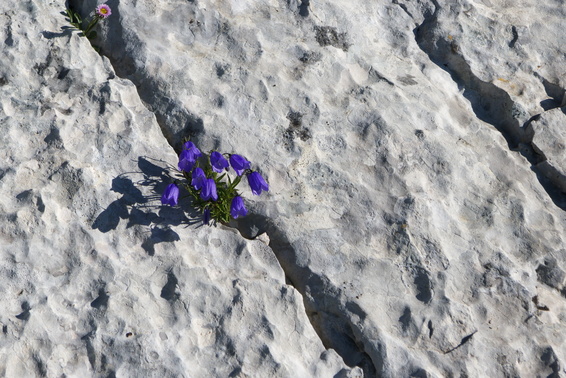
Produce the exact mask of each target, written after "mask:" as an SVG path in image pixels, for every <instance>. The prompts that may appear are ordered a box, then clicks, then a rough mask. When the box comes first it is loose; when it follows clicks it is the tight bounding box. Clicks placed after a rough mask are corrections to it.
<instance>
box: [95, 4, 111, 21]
mask: <svg viewBox="0 0 566 378" xmlns="http://www.w3.org/2000/svg"><path fill="white" fill-rule="evenodd" d="M111 14H112V10H111V9H110V7H109V6H108V5H106V4H101V5H99V6H97V7H96V15H97V16H98V17H100V18H108V16H110V15H111Z"/></svg>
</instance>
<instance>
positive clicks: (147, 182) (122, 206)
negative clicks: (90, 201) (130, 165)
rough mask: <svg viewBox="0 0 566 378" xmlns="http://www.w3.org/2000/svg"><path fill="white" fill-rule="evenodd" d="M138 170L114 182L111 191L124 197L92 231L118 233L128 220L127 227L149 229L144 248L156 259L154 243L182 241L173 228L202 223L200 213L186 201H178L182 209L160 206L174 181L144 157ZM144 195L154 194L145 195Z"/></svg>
mask: <svg viewBox="0 0 566 378" xmlns="http://www.w3.org/2000/svg"><path fill="white" fill-rule="evenodd" d="M157 162H158V164H159V163H161V164H165V163H163V162H162V161H157ZM138 168H139V169H140V170H139V171H136V172H128V173H124V174H121V175H120V176H118V177H116V178H114V179H113V180H112V188H111V190H112V191H114V192H117V193H120V194H122V196H121V197H120V198H118V199H117V200H115V201H113V202H112V203H110V205H108V207H107V208H106V209H105V210H103V211H102V212H101V213H100V214H99V215H98V217H97V218H96V219H95V221H94V222H93V224H92V228H93V229H98V230H100V231H101V232H104V233H106V232H109V231H111V230H115V229H116V228H117V227H118V225H119V224H120V221H121V220H123V221H125V220H127V224H126V228H130V227H133V226H147V227H149V228H150V230H149V231H150V232H149V237H148V238H147V239H146V240H144V241H143V242H142V245H141V246H142V248H143V249H144V250H145V251H146V252H147V253H148V254H149V255H151V256H153V254H154V253H155V248H154V246H155V244H158V243H163V242H169V243H170V242H175V241H179V240H180V238H179V235H178V234H177V233H176V232H175V231H173V230H172V229H171V228H170V226H178V225H181V224H183V225H193V224H201V223H202V220H201V214H199V213H196V212H195V211H194V210H193V209H192V206H190V204H188V203H187V202H188V200H185V199H179V204H180V206H176V207H171V206H164V205H162V204H161V201H160V198H161V194H162V193H163V191H164V190H165V188H166V187H167V185H168V184H169V183H170V182H171V181H172V180H171V178H170V175H169V170H168V169H167V168H163V167H160V166H159V165H157V164H154V163H153V162H151V161H149V158H145V157H142V156H140V157H139V158H138ZM173 170H174V169H173ZM140 177H141V179H140ZM144 188H149V190H148V189H144ZM143 192H146V193H147V192H150V193H152V194H151V195H144V194H143ZM187 215H188V217H187Z"/></svg>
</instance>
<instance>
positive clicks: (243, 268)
mask: <svg viewBox="0 0 566 378" xmlns="http://www.w3.org/2000/svg"><path fill="white" fill-rule="evenodd" d="M63 9H64V3H63V2H62V1H61V2H59V1H57V2H55V1H52V2H45V1H43V0H41V1H24V2H19V3H18V4H17V5H15V6H14V5H13V4H12V5H10V6H8V4H5V3H2V5H0V39H2V40H3V41H6V45H5V46H4V47H3V49H2V51H1V52H0V56H1V59H0V62H1V63H0V77H1V80H0V82H1V86H0V93H1V96H0V98H1V100H0V120H1V123H0V129H1V133H0V138H1V139H0V140H1V143H2V149H1V151H2V152H1V153H2V160H1V163H0V193H1V195H0V217H1V218H0V219H1V220H0V283H1V285H0V296H1V298H2V299H1V303H2V307H3V309H2V312H1V313H0V329H1V332H0V376H3V377H33V376H37V377H40V376H41V377H45V376H47V377H61V376H73V377H89V376H93V377H99V376H118V377H150V376H151V377H180V376H190V377H209V376H217V377H228V376H266V377H267V376H281V377H291V376H297V375H298V376H344V377H345V376H354V377H355V376H361V374H362V373H361V370H360V369H359V368H354V369H351V368H349V367H347V366H346V365H345V364H344V362H343V360H342V358H341V357H340V356H339V355H338V354H337V353H336V352H335V351H333V350H331V349H330V350H328V349H327V348H325V347H324V346H323V344H322V342H321V341H320V338H319V337H318V336H317V334H316V332H315V331H314V329H313V327H312V325H311V323H310V322H309V320H308V318H307V316H306V314H305V311H304V305H303V302H302V297H301V295H300V294H299V293H298V292H297V291H296V290H295V289H294V288H293V287H292V286H289V285H287V284H286V283H285V276H284V272H283V270H282V269H281V267H280V266H279V263H278V262H277V260H276V258H275V256H274V255H273V253H272V251H271V250H270V249H269V248H268V246H267V245H266V242H265V240H264V241H260V240H255V241H249V240H246V239H244V238H242V237H241V236H240V235H239V233H238V232H236V231H235V230H233V229H229V228H226V227H218V228H208V227H206V228H205V227H198V225H197V224H195V223H194V218H191V215H190V213H189V214H185V213H184V212H183V211H182V210H180V209H172V208H169V207H164V206H161V204H160V201H159V197H160V194H161V192H162V191H163V189H164V188H165V185H167V183H168V182H169V180H170V179H169V174H168V172H169V170H170V165H171V164H173V165H174V164H176V160H177V156H176V154H175V153H174V151H173V149H172V148H171V147H170V145H169V144H168V143H167V142H166V139H165V138H164V137H163V134H162V132H161V130H160V128H159V125H158V124H157V122H156V120H155V116H154V115H153V114H152V113H151V112H149V111H148V110H147V108H146V107H145V106H144V105H143V104H142V102H141V101H140V98H139V95H138V93H137V90H136V87H135V86H134V84H132V82H131V81H129V80H126V79H121V78H119V77H117V76H116V75H115V72H114V70H113V68H112V66H111V64H110V62H109V60H108V59H107V58H105V57H101V56H99V55H98V54H97V53H96V52H95V51H94V49H93V48H92V47H91V46H90V44H89V42H88V41H87V40H86V39H85V38H81V37H79V36H78V35H77V32H71V31H69V30H61V27H63V26H65V19H64V17H63V15H61V14H60V12H61V11H62V10H63ZM185 205H186V204H185ZM199 224H200V222H199Z"/></svg>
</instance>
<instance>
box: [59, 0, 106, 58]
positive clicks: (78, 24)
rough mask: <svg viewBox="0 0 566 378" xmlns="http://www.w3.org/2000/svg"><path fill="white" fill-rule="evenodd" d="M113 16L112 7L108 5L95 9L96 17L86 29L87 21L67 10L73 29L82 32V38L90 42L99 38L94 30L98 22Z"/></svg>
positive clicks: (96, 48) (97, 49)
mask: <svg viewBox="0 0 566 378" xmlns="http://www.w3.org/2000/svg"><path fill="white" fill-rule="evenodd" d="M111 14H112V9H110V7H109V6H108V5H106V4H101V5H99V6H97V7H96V8H95V10H94V16H93V17H92V19H91V20H90V22H88V23H87V24H86V27H85V26H84V25H85V23H86V22H85V21H86V20H83V19H82V18H81V16H80V15H79V14H78V13H77V12H75V11H74V10H72V9H71V8H67V16H68V17H69V22H70V24H71V25H73V27H75V28H76V29H79V30H80V31H82V36H83V37H87V38H88V39H89V40H92V39H94V38H96V36H97V33H96V30H92V29H93V28H94V27H95V26H96V24H98V21H100V20H103V19H106V18H108V17H110V15H111ZM93 47H94V49H95V50H96V51H99V48H98V47H96V46H93Z"/></svg>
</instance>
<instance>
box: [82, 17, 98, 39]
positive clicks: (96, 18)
mask: <svg viewBox="0 0 566 378" xmlns="http://www.w3.org/2000/svg"><path fill="white" fill-rule="evenodd" d="M98 20H100V17H98V16H94V18H93V19H92V21H90V23H89V24H88V26H87V27H86V30H83V33H84V35H85V36H87V35H88V33H90V31H91V30H92V28H94V26H95V25H96V23H97V22H98Z"/></svg>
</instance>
